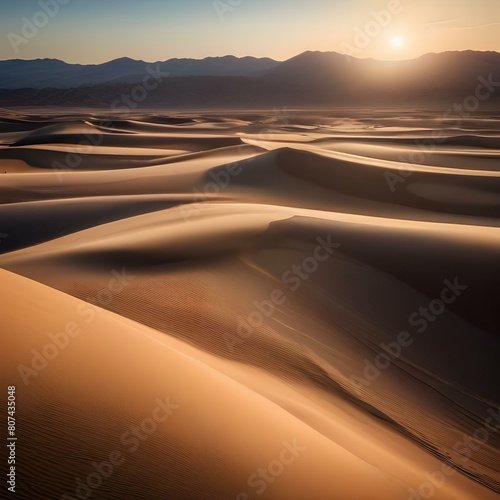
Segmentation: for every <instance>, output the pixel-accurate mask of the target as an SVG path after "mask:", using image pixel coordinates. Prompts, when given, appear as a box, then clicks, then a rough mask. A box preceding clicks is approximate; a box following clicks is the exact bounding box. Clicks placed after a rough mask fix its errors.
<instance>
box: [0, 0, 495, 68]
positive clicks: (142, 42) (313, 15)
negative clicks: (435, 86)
mask: <svg viewBox="0 0 500 500" xmlns="http://www.w3.org/2000/svg"><path fill="white" fill-rule="evenodd" d="M60 1H61V2H62V1H66V2H68V3H67V5H60V9H59V13H58V14H57V15H56V16H54V17H53V18H50V19H49V21H48V23H47V25H46V26H44V27H40V28H39V31H38V33H37V34H36V35H35V36H34V37H33V38H31V39H27V38H26V39H25V40H26V41H27V43H20V44H19V45H18V52H17V53H16V52H15V51H14V49H13V46H12V43H11V41H10V39H9V36H8V35H9V33H15V34H16V35H22V32H21V29H22V26H23V20H22V18H23V17H25V18H27V19H29V20H32V19H33V17H34V16H35V14H36V13H37V12H38V11H40V10H41V7H40V2H42V3H44V2H49V3H50V2H58V0H0V59H14V58H19V59H35V58H45V57H49V58H57V59H62V60H64V61H67V62H72V63H85V64H87V63H100V62H104V61H108V60H111V59H115V58H118V57H122V56H128V57H132V58H134V59H143V60H145V61H151V62H152V61H158V60H165V59H169V58H172V57H194V58H203V57H206V56H222V55H226V54H234V55H236V56H245V55H252V56H258V57H263V56H268V57H272V58H274V59H278V60H284V59H287V58H289V57H292V56H294V55H297V54H299V53H301V52H304V51H305V50H321V51H336V52H343V53H345V52H346V51H348V50H350V51H351V53H352V54H353V55H356V56H358V57H361V58H364V57H374V58H377V59H407V58H414V57H418V56H420V55H422V54H424V53H427V52H443V51H446V50H467V49H473V50H495V51H497V52H500V0H399V3H400V5H401V7H402V12H401V13H399V14H395V15H393V16H392V19H391V21H390V23H389V24H388V25H387V26H385V27H382V26H378V27H377V25H374V24H373V23H374V22H375V21H373V14H372V13H373V12H376V11H380V10H382V9H387V7H388V5H389V4H390V3H391V1H396V2H398V0H381V1H380V0H220V1H219V2H218V5H220V6H222V10H225V9H224V7H223V5H224V4H226V5H231V4H233V5H235V4H238V5H235V6H234V7H231V10H229V9H227V10H225V12H224V15H223V19H221V17H220V16H219V15H218V13H217V11H216V7H215V5H216V4H217V1H214V0H60ZM39 19H41V21H42V22H43V15H42V16H41V17H40V16H39ZM370 21H372V24H371V25H369V31H370V29H371V30H372V31H371V32H370V33H371V34H375V35H376V36H372V37H370V38H369V39H368V42H367V41H366V39H365V40H362V39H361V38H358V39H357V40H356V39H355V35H356V33H359V32H357V31H356V30H357V29H359V30H361V31H364V30H365V27H366V26H367V23H369V22H370ZM377 31H380V33H379V34H377V33H376V32H377ZM396 37H400V38H401V41H402V43H401V45H399V46H398V45H397V43H394V41H395V38H396ZM11 38H12V36H11Z"/></svg>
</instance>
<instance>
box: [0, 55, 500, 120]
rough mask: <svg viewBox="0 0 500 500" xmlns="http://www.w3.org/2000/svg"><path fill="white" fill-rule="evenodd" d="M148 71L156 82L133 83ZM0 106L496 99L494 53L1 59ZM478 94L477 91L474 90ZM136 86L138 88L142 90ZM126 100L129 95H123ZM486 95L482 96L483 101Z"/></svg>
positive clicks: (499, 91)
mask: <svg viewBox="0 0 500 500" xmlns="http://www.w3.org/2000/svg"><path fill="white" fill-rule="evenodd" d="M151 72H153V73H154V74H155V75H156V79H155V80H156V82H158V83H157V85H153V87H154V89H150V90H147V91H144V90H143V91H140V89H139V90H138V87H140V86H141V85H142V83H141V82H143V81H144V78H145V77H146V76H147V75H148V74H149V73H151ZM0 89H1V90H0V105H1V106H4V107H5V106H19V105H23V106H39V105H46V106H55V105H59V106H93V107H107V108H109V107H110V106H111V105H112V103H114V102H116V100H117V99H118V100H119V101H120V100H121V101H123V96H127V95H129V94H131V92H133V91H134V89H135V91H136V93H137V95H139V94H141V97H140V99H138V100H137V102H136V103H133V105H132V107H136V105H137V106H139V105H140V107H213V106H236V107H249V106H268V105H273V106H276V105H288V106H294V105H295V106H315V105H338V104H345V105H351V104H374V103H380V104H387V105H388V104H392V103H394V104H397V103H408V104H418V103H429V102H436V103H442V102H443V101H444V102H450V103H451V104H452V105H453V104H455V103H457V104H460V103H462V102H463V101H465V100H467V98H469V108H471V110H472V111H476V109H474V108H479V107H481V106H483V107H485V106H486V104H488V105H491V104H495V105H496V103H499V102H500V54H499V53H497V52H477V51H464V52H444V53H439V54H435V53H431V54H426V55H424V56H422V57H419V58H417V59H412V60H403V61H377V60H374V59H357V58H351V57H348V56H344V55H341V54H338V53H335V52H311V51H308V52H304V53H302V54H299V55H297V56H295V57H293V58H291V59H288V60H286V61H283V62H279V61H275V60H273V59H269V58H261V59H258V58H254V57H243V58H237V57H234V56H225V57H210V58H206V59H202V60H194V59H170V60H168V61H165V62H160V63H146V62H144V61H136V60H133V59H129V58H122V59H116V60H114V61H110V62H108V63H104V64H100V65H73V64H67V63H64V62H63V61H58V60H55V59H38V60H34V61H23V60H8V61H0ZM478 92H479V93H480V95H478ZM142 94H144V95H142ZM129 101H130V99H129ZM486 101H487V103H486Z"/></svg>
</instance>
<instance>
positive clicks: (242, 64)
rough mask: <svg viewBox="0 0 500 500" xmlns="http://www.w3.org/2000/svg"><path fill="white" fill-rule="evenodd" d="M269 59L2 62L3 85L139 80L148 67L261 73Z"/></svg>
mask: <svg viewBox="0 0 500 500" xmlns="http://www.w3.org/2000/svg"><path fill="white" fill-rule="evenodd" d="M278 64H279V62H278V61H274V60H273V59H269V58H261V59H258V58H256V57H242V58H238V57H235V56H225V57H207V58H205V59H201V60H198V59H169V60H168V61H164V62H156V63H147V62H144V61H137V60H135V59H130V58H128V57H122V58H120V59H115V60H113V61H109V62H107V63H103V64H89V65H82V64H68V63H65V62H63V61H59V60H58V59H36V60H33V61H29V60H21V59H12V60H7V61H0V88H2V89H20V88H34V89H43V88H73V87H80V86H83V85H99V84H102V83H137V82H140V81H141V80H142V79H143V78H144V75H145V74H146V71H147V68H148V67H150V68H154V70H155V71H160V72H161V74H162V75H163V76H164V77H181V76H259V75H261V74H262V73H263V72H265V71H267V70H269V69H271V68H273V67H275V66H276V65H278Z"/></svg>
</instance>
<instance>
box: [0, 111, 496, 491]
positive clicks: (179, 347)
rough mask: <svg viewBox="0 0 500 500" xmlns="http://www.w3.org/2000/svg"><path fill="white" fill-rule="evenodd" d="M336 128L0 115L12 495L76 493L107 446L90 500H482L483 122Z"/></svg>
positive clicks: (488, 339) (492, 466)
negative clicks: (134, 435)
mask: <svg viewBox="0 0 500 500" xmlns="http://www.w3.org/2000/svg"><path fill="white" fill-rule="evenodd" d="M345 116H348V115H347V114H346V115H345ZM350 116H351V117H354V118H350V119H348V118H345V117H344V115H342V114H341V113H340V112H339V113H338V114H337V115H335V114H334V113H332V112H328V113H326V112H325V113H323V114H320V113H319V112H312V111H301V112H299V111H293V114H292V115H291V116H287V117H286V120H284V119H283V118H282V117H278V118H277V117H276V116H273V115H270V114H268V113H265V112H259V111H256V112H253V113H249V112H246V113H233V114H230V115H224V114H223V113H215V112H214V113H212V114H210V115H208V114H207V115H195V114H191V115H189V114H184V115H178V116H176V115H172V116H167V115H166V116H161V115H148V114H144V113H143V114H139V113H137V114H136V115H134V116H131V117H128V118H126V119H123V118H119V119H116V118H115V119H114V120H111V119H110V118H109V117H105V116H104V115H102V116H100V115H99V113H98V112H96V113H94V114H92V115H90V114H87V115H81V114H78V113H76V112H75V114H72V115H70V114H68V115H66V116H63V115H57V114H47V115H46V116H45V117H44V116H43V115H42V116H36V115H25V116H10V117H6V118H5V119H3V120H2V121H1V122H0V131H1V133H0V143H1V144H3V147H0V172H1V171H2V169H3V170H4V171H5V170H6V171H7V173H4V174H1V175H0V199H1V200H2V204H0V233H2V235H6V236H5V237H3V238H2V240H1V241H2V243H1V244H0V252H1V254H0V267H1V268H3V270H2V271H0V276H1V279H2V283H3V284H4V286H3V287H2V292H1V293H2V299H1V301H0V303H1V304H2V319H3V324H4V326H5V328H4V332H5V334H4V337H5V339H4V341H5V342H6V343H7V346H8V348H7V350H5V351H2V354H1V355H0V356H1V357H2V365H3V366H4V367H5V369H4V370H2V377H3V378H4V379H5V380H4V381H5V383H6V384H12V383H14V382H15V383H16V385H17V386H18V387H19V388H20V392H21V391H22V395H23V396H22V397H23V398H24V400H25V401H27V402H28V401H29V403H30V406H29V410H28V409H27V410H25V411H26V413H25V414H24V415H22V416H21V415H20V416H19V419H20V422H21V423H20V424H19V425H20V426H21V427H20V430H19V432H20V435H21V430H22V434H23V439H25V442H26V443H29V449H30V454H29V457H27V458H26V462H25V465H24V466H22V467H21V469H20V473H19V478H20V479H19V484H20V486H19V489H20V492H19V497H20V498H44V499H46V498H60V497H61V495H63V494H66V495H73V496H75V489H76V488H77V486H78V483H77V479H78V478H80V479H82V480H85V478H86V477H87V476H88V474H90V473H91V472H92V471H93V469H92V465H91V464H92V462H98V463H100V462H102V461H103V460H107V457H108V456H109V454H110V453H111V452H112V451H113V450H120V451H122V452H123V453H124V454H125V458H126V460H125V462H124V463H123V464H121V465H120V466H117V468H116V472H115V473H113V474H112V475H111V476H110V477H109V478H105V479H104V480H103V481H102V485H101V486H99V487H96V488H95V490H93V492H92V498H99V499H100V498H102V499H114V498H117V499H118V498H131V499H136V498H137V499H142V498H144V499H146V498H148V499H156V498H178V499H194V498H207V499H209V498H214V499H223V498H228V499H229V498H236V499H238V500H243V499H245V500H249V499H250V498H270V499H279V500H293V499H297V500H322V499H325V500H326V499H328V500H329V499H331V498H338V499H341V500H343V499H345V500H348V499H352V500H371V499H378V498H380V499H406V498H410V499H416V498H431V497H432V498H436V499H450V500H453V499H471V500H475V499H478V498H481V499H490V498H491V499H493V498H498V494H499V493H500V473H499V468H498V463H499V449H500V434H499V432H498V430H496V429H495V426H497V427H498V423H499V419H500V416H499V414H498V407H499V404H500V394H499V391H498V383H497V381H498V380H499V376H500V373H499V368H498V363H497V353H498V347H499V343H500V339H499V337H498V324H499V319H500V317H499V316H500V315H499V312H498V305H497V302H498V301H497V295H498V294H497V293H496V291H495V286H496V283H497V281H498V280H499V279H500V268H499V266H498V264H497V262H498V252H499V250H500V227H499V222H500V212H499V210H500V173H499V169H498V158H499V157H500V156H499V155H500V150H499V147H500V128H499V127H498V122H497V121H495V120H491V119H490V118H488V117H478V118H477V120H473V119H470V120H467V121H464V123H462V124H461V129H460V130H457V129H452V128H446V127H445V126H444V124H441V125H443V126H440V125H439V124H440V122H439V115H433V114H423V113H422V112H421V111H418V110H409V111H408V113H407V115H406V116H405V118H399V115H394V114H392V115H391V114H389V113H385V114H380V115H379V114H377V113H374V114H371V115H369V114H368V113H367V112H363V111H359V110H358V111H357V112H355V113H350ZM104 120H107V122H106V124H105V126H104V125H103V123H104ZM436 124H438V125H436ZM437 128H439V130H443V131H444V132H443V133H444V134H445V136H446V140H444V141H443V142H442V143H439V144H438V143H434V144H433V146H432V148H430V149H428V150H426V151H424V152H423V153H422V148H421V147H419V144H421V142H420V141H424V140H426V139H427V140H428V139H429V137H432V135H431V134H432V132H433V130H436V129H437ZM88 134H94V136H95V137H99V141H98V142H99V144H96V145H92V146H89V147H87V148H86V149H83V150H78V147H79V144H78V143H79V141H81V140H83V139H85V137H86V136H87V140H88V139H89V136H88ZM416 153H422V156H420V157H419V158H420V160H421V161H419V162H415V161H413V162H412V161H411V158H414V157H415V156H412V154H413V155H414V154H416ZM68 154H73V155H74V156H75V157H73V158H72V159H73V161H74V162H76V163H78V165H77V166H76V167H74V168H70V167H69V165H66V166H67V167H68V168H65V167H64V160H65V159H66V160H67V155H68ZM78 158H79V160H78ZM54 161H57V162H58V163H59V164H61V165H62V167H60V168H58V169H54V168H53V166H52V163H53V162H54ZM2 165H3V166H2ZM7 167H8V168H7ZM422 308H425V311H426V312H422ZM86 320H88V323H87V322H86ZM68 322H76V323H77V326H78V327H80V326H81V330H82V331H81V334H78V335H75V336H74V338H71V339H69V337H68V345H67V347H64V348H63V349H59V350H60V351H61V352H58V354H57V355H56V356H55V357H54V359H51V360H49V362H47V366H46V367H45V368H43V369H42V370H40V372H39V373H38V375H36V376H35V375H31V376H30V377H28V384H27V386H25V384H24V381H26V377H27V375H26V373H27V372H24V375H22V373H21V372H20V371H19V368H18V367H19V365H20V364H24V365H26V366H30V363H31V358H32V356H33V354H32V350H33V349H35V350H38V351H39V352H41V351H42V350H43V349H44V347H45V345H46V344H47V343H48V342H50V339H51V337H49V336H48V334H49V332H52V333H53V332H58V331H61V329H64V327H65V325H67V324H68ZM401 332H406V335H404V334H402V333H401ZM401 339H403V340H401ZM382 344H383V346H385V347H383V346H382ZM382 354H384V355H385V356H386V358H387V362H385V361H384V359H385V358H383V357H381V355H382ZM382 365H383V366H382ZM23 378H24V381H23ZM167 396H169V397H170V398H171V401H172V403H175V404H177V405H179V407H178V408H176V409H175V410H174V411H172V415H170V416H169V417H168V419H166V420H165V421H164V422H162V423H161V424H158V425H157V430H155V432H154V433H151V436H150V437H148V439H147V440H144V442H141V443H140V447H139V448H138V449H137V451H134V452H131V451H130V447H127V445H123V443H122V442H121V437H122V436H123V433H126V432H127V431H128V430H129V429H130V428H131V426H133V425H140V423H141V422H142V421H143V420H144V419H146V418H148V417H151V415H152V412H153V411H154V409H155V405H156V404H157V403H156V400H157V398H160V399H161V398H163V399H162V400H165V398H166V397H167ZM20 397H21V396H20ZM54 422H56V423H55V424H54ZM487 424H490V427H488V425H487ZM87 436H92V439H88V437H87ZM294 440H295V441H294ZM283 443H286V444H283ZM290 443H292V444H290ZM293 443H297V446H296V447H295V448H293ZM290 447H291V449H293V450H295V452H296V455H297V456H293V457H292V455H293V453H294V452H293V451H286V452H283V450H284V449H285V450H289V448H290ZM68 450H74V451H71V452H68ZM297 450H299V451H297ZM68 453H70V458H71V459H70V460H68V459H67V457H68ZM285 456H286V460H285V461H286V462H289V463H286V464H285V463H284V462H283V460H281V462H280V457H282V458H283V457H285ZM42 457H43V458H42ZM292 458H293V460H292ZM273 460H274V462H275V463H274V467H275V469H272V468H273V466H270V467H271V469H272V470H275V471H276V474H275V475H273V474H271V473H270V472H269V474H271V476H269V480H267V479H262V477H261V478H260V482H259V480H258V479H257V478H258V474H259V472H258V471H259V470H261V469H262V468H264V469H266V468H267V467H268V464H271V463H272V462H273ZM276 461H278V462H279V463H277V462H276ZM450 467H451V468H450ZM271 469H270V470H271ZM271 472H272V471H271ZM255 474H256V475H255ZM252 478H253V479H252ZM21 483H22V485H21ZM429 492H430V493H429ZM23 495H24V496H23Z"/></svg>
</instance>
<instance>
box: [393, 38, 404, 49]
mask: <svg viewBox="0 0 500 500" xmlns="http://www.w3.org/2000/svg"><path fill="white" fill-rule="evenodd" d="M403 43H404V40H403V39H402V38H401V37H400V36H393V37H392V39H391V45H392V46H393V47H401V45H403Z"/></svg>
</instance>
